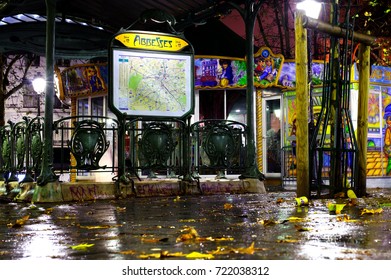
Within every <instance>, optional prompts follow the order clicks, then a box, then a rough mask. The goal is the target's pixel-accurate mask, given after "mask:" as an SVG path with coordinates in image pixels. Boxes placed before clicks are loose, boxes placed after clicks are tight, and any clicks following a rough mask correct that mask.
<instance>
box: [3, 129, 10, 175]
mask: <svg viewBox="0 0 391 280" xmlns="http://www.w3.org/2000/svg"><path fill="white" fill-rule="evenodd" d="M10 137H11V128H10V125H6V126H3V127H1V129H0V140H1V142H0V149H1V154H0V163H1V164H0V172H1V175H0V176H1V179H2V180H4V179H6V178H8V173H9V170H10V168H11V141H10ZM4 175H5V176H6V178H4Z"/></svg>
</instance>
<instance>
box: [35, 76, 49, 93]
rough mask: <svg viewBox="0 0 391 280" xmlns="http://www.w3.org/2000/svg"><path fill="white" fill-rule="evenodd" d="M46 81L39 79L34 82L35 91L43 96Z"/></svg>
mask: <svg viewBox="0 0 391 280" xmlns="http://www.w3.org/2000/svg"><path fill="white" fill-rule="evenodd" d="M45 86H46V81H45V79H44V78H42V77H37V78H35V79H34V80H33V87H34V91H35V92H36V93H38V94H41V93H43V92H44V91H45Z"/></svg>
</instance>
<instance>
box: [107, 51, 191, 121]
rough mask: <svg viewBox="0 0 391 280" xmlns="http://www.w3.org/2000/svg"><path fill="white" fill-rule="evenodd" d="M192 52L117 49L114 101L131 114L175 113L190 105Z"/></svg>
mask: <svg viewBox="0 0 391 280" xmlns="http://www.w3.org/2000/svg"><path fill="white" fill-rule="evenodd" d="M190 62H191V60H190V56H184V55H168V54H156V53H139V52H134V53H132V52H124V51H116V52H114V69H113V74H114V75H113V86H114V87H113V89H114V105H115V107H116V108H117V109H118V110H120V111H121V112H123V113H127V114H128V115H151V116H176V117H180V116H183V115H184V114H186V113H187V112H188V111H189V110H190V107H191V87H192V81H191V80H190V77H192V76H191V73H190V72H191V63H190Z"/></svg>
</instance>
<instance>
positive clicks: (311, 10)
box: [296, 0, 322, 19]
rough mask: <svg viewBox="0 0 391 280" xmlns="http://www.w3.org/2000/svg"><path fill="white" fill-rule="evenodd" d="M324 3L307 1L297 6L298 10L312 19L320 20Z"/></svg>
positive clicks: (312, 0)
mask: <svg viewBox="0 0 391 280" xmlns="http://www.w3.org/2000/svg"><path fill="white" fill-rule="evenodd" d="M321 7H322V3H320V2H316V1H314V0H305V1H303V2H299V3H297V4H296V8H297V9H298V10H303V11H304V12H305V15H306V16H307V17H310V18H314V19H318V17H319V13H320V9H321Z"/></svg>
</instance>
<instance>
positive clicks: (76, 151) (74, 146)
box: [68, 120, 110, 170]
mask: <svg viewBox="0 0 391 280" xmlns="http://www.w3.org/2000/svg"><path fill="white" fill-rule="evenodd" d="M103 126H104V124H102V123H99V122H97V121H94V120H82V121H80V122H75V127H76V128H75V132H74V134H73V135H72V138H71V140H70V141H69V143H68V146H69V148H70V150H71V153H72V154H73V155H74V157H75V159H76V162H77V165H76V166H74V167H75V168H77V169H84V170H97V169H101V168H103V169H104V168H106V166H100V165H99V161H100V159H101V158H102V156H103V154H104V153H105V152H106V150H107V149H108V148H109V145H110V142H109V141H107V139H106V135H105V133H104V131H103Z"/></svg>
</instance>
